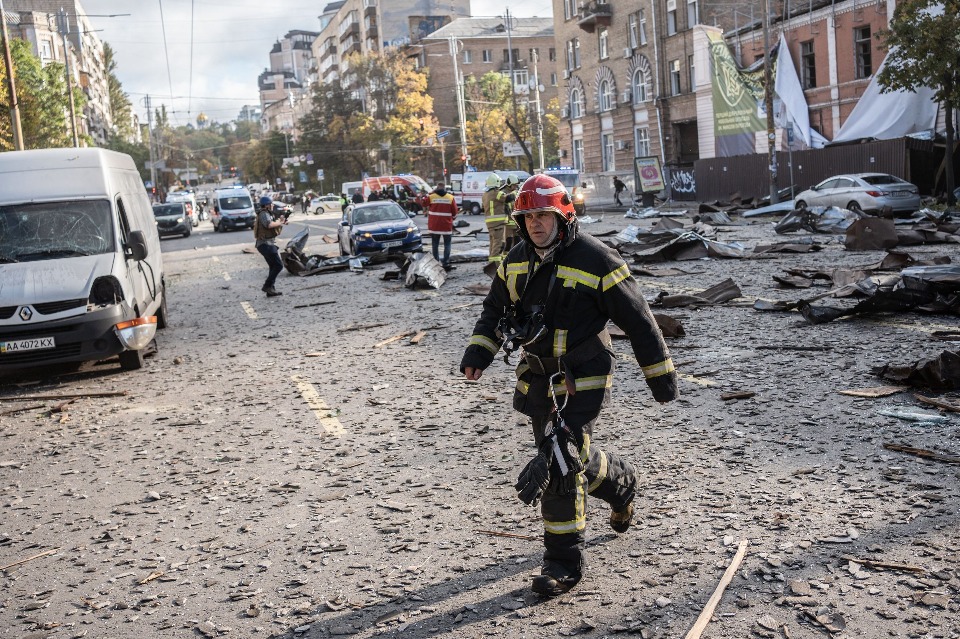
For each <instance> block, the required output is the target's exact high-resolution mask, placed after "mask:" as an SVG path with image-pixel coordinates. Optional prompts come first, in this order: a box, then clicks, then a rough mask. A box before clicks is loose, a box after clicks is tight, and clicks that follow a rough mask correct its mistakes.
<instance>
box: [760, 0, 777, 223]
mask: <svg viewBox="0 0 960 639" xmlns="http://www.w3.org/2000/svg"><path fill="white" fill-rule="evenodd" d="M763 51H764V54H763V102H764V106H765V109H766V112H767V160H768V162H769V167H770V204H776V203H777V145H776V142H777V129H776V125H775V124H774V121H773V78H772V77H771V76H772V75H773V73H772V70H771V68H770V0H763Z"/></svg>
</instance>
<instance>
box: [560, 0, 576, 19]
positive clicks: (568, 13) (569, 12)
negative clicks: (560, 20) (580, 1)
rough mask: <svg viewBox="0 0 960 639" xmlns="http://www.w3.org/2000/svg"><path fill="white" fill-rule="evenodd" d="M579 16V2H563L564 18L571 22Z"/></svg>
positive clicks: (571, 0) (570, 0)
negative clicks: (571, 19)
mask: <svg viewBox="0 0 960 639" xmlns="http://www.w3.org/2000/svg"><path fill="white" fill-rule="evenodd" d="M576 15H577V0H563V17H564V19H565V20H569V19H570V18H573V17H574V16H576Z"/></svg>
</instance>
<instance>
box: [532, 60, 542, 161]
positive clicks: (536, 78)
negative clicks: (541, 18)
mask: <svg viewBox="0 0 960 639" xmlns="http://www.w3.org/2000/svg"><path fill="white" fill-rule="evenodd" d="M539 61H540V55H539V53H538V52H537V50H536V49H533V87H532V89H533V91H535V92H536V94H535V97H534V105H535V106H536V109H537V154H538V155H539V156H540V160H539V162H538V166H539V168H540V170H541V171H543V169H544V166H543V116H542V115H541V113H540V68H539V66H538V62H539Z"/></svg>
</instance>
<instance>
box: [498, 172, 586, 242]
mask: <svg viewBox="0 0 960 639" xmlns="http://www.w3.org/2000/svg"><path fill="white" fill-rule="evenodd" d="M534 211H553V212H554V213H555V214H556V216H557V221H558V222H559V224H560V230H561V233H560V234H559V238H558V239H560V240H564V239H566V238H571V237H572V234H573V230H574V229H575V227H576V223H577V213H576V211H575V210H574V208H573V201H571V200H570V195H569V194H568V193H567V188H566V187H565V186H564V185H563V183H562V182H561V181H560V180H558V179H557V178H555V177H551V176H549V175H542V174H539V175H534V176H533V177H530V178H527V180H526V181H525V182H524V183H523V186H521V187H520V190H519V191H518V192H517V198H516V200H514V202H513V217H514V219H515V220H516V222H517V232H518V233H519V234H520V235H521V236H522V237H523V239H525V240H527V241H528V242H529V241H530V237H529V236H528V235H527V227H526V224H524V222H523V220H522V219H520V218H521V217H522V216H523V215H526V214H527V213H532V212H534Z"/></svg>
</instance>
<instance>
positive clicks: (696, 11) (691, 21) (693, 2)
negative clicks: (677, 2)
mask: <svg viewBox="0 0 960 639" xmlns="http://www.w3.org/2000/svg"><path fill="white" fill-rule="evenodd" d="M695 24H700V7H699V4H698V2H697V0H687V28H688V29H692V28H693V25H695Z"/></svg>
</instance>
